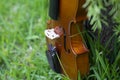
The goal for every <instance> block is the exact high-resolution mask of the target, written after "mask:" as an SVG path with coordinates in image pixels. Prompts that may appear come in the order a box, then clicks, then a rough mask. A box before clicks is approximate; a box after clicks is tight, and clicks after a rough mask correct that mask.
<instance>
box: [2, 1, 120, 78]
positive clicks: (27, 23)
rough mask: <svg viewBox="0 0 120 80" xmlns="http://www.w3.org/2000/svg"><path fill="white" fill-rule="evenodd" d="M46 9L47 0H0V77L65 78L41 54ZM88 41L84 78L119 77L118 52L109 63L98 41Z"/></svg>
mask: <svg viewBox="0 0 120 80" xmlns="http://www.w3.org/2000/svg"><path fill="white" fill-rule="evenodd" d="M47 9H48V0H2V1H1V2H0V80H61V79H62V80H67V78H65V77H64V76H63V75H60V74H56V73H54V72H53V71H52V70H51V69H50V67H49V65H48V62H47V59H46V56H45V50H46V42H45V35H44V29H45V28H46V21H47V20H48V15H47V11H48V10H47ZM88 40H89V43H90V52H91V53H90V74H89V75H87V76H86V77H85V80H118V79H120V77H119V75H120V68H119V67H120V65H119V63H120V62H119V61H120V51H119V52H118V56H117V58H116V59H115V62H114V63H113V64H112V65H110V64H109V63H108V61H107V59H106V58H105V57H104V56H103V54H105V53H104V51H102V50H101V48H100V47H101V45H100V44H99V42H94V41H93V40H92V39H91V38H90V37H88ZM115 47H116V49H117V46H115ZM79 79H81V78H80V76H79Z"/></svg>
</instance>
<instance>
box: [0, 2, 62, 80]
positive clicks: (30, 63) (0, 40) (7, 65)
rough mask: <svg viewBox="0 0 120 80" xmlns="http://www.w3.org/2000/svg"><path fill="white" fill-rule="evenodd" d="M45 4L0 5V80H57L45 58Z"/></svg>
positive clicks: (1, 3)
mask: <svg viewBox="0 0 120 80" xmlns="http://www.w3.org/2000/svg"><path fill="white" fill-rule="evenodd" d="M47 8H48V0H1V1H0V80H53V79H55V80H57V79H58V78H60V76H59V75H56V74H55V73H54V72H52V71H51V70H50V68H49V66H48V63H47V60H46V56H45V49H46V45H45V44H46V43H45V36H44V29H45V28H46V20H47V18H48V15H47Z"/></svg>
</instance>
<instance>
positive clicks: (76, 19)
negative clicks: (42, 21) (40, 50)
mask: <svg viewBox="0 0 120 80" xmlns="http://www.w3.org/2000/svg"><path fill="white" fill-rule="evenodd" d="M49 3H50V4H49V16H50V17H51V20H48V22H47V29H46V30H45V35H46V44H47V49H48V50H47V51H46V56H47V59H48V62H49V64H50V67H51V68H52V69H53V70H54V71H55V72H57V73H62V74H65V75H66V76H68V77H69V78H70V79H71V80H77V79H78V73H79V72H80V75H81V76H85V75H87V74H88V73H89V50H88V48H87V46H86V44H85V41H84V37H83V34H84V32H83V27H84V25H83V23H84V21H85V20H87V17H86V11H85V9H84V8H82V5H83V4H84V3H85V0H50V1H49Z"/></svg>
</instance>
